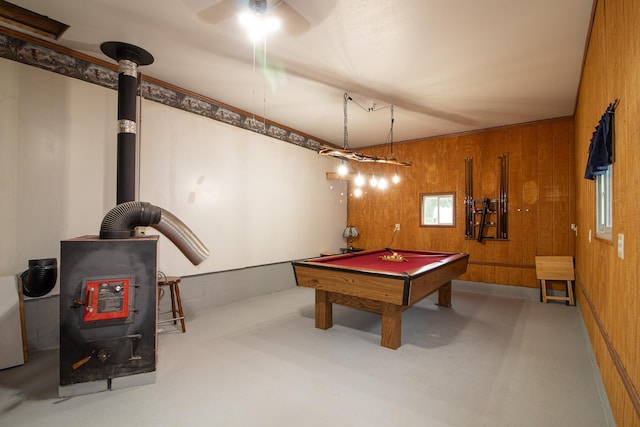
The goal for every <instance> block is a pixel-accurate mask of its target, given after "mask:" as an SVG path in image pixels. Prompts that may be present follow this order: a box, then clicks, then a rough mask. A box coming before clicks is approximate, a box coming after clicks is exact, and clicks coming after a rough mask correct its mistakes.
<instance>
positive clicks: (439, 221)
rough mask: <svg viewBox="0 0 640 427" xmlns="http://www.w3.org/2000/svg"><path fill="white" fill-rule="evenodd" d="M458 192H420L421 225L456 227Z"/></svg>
mask: <svg viewBox="0 0 640 427" xmlns="http://www.w3.org/2000/svg"><path fill="white" fill-rule="evenodd" d="M455 225H456V194H455V193H431V194H420V226H440V227H455Z"/></svg>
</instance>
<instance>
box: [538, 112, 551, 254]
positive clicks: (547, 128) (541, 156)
mask: <svg viewBox="0 0 640 427" xmlns="http://www.w3.org/2000/svg"><path fill="white" fill-rule="evenodd" d="M538 191H539V193H538V255H553V127H552V125H551V124H549V123H542V124H540V125H539V127H538Z"/></svg>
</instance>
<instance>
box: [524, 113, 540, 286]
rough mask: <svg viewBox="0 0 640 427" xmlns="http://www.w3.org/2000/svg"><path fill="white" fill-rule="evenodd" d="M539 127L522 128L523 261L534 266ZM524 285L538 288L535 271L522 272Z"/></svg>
mask: <svg viewBox="0 0 640 427" xmlns="http://www.w3.org/2000/svg"><path fill="white" fill-rule="evenodd" d="M538 127H539V126H538V125H537V124H531V125H525V126H523V128H522V159H523V160H522V224H523V225H522V227H523V230H526V232H527V233H526V237H525V238H524V239H523V242H522V261H523V264H525V265H532V266H533V265H534V263H535V257H536V255H537V254H538V211H537V209H538V199H539V189H538ZM522 277H523V285H524V286H527V287H538V286H539V284H538V280H537V279H536V274H535V270H531V269H525V270H523V272H522Z"/></svg>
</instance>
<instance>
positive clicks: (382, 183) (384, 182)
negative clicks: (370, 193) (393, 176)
mask: <svg viewBox="0 0 640 427" xmlns="http://www.w3.org/2000/svg"><path fill="white" fill-rule="evenodd" d="M388 186H389V182H388V181H387V178H385V177H382V178H380V180H379V181H378V188H379V189H380V190H384V189H386V188H387V187H388Z"/></svg>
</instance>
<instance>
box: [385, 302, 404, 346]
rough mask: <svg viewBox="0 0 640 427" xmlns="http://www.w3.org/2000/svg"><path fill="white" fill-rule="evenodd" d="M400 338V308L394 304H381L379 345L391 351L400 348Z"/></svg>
mask: <svg viewBox="0 0 640 427" xmlns="http://www.w3.org/2000/svg"><path fill="white" fill-rule="evenodd" d="M401 337H402V307H401V306H399V305H396V304H389V303H383V304H382V334H381V337H380V345H381V346H383V347H387V348H390V349H392V350H395V349H397V348H398V347H400V342H401V340H402V339H401Z"/></svg>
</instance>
